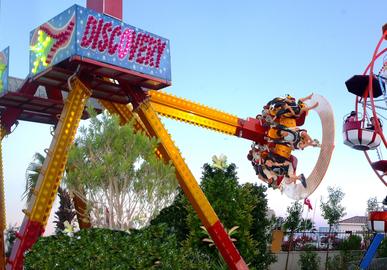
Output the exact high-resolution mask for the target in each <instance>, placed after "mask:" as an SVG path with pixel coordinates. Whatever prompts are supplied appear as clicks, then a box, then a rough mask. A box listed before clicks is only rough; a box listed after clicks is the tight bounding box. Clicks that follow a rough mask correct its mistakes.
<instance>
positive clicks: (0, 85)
mask: <svg viewBox="0 0 387 270" xmlns="http://www.w3.org/2000/svg"><path fill="white" fill-rule="evenodd" d="M7 63H8V61H7V56H6V55H5V54H4V53H2V52H0V93H1V92H3V90H4V79H3V76H7V75H6V74H5V71H6V69H7Z"/></svg>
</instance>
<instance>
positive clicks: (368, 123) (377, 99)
mask: <svg viewBox="0 0 387 270" xmlns="http://www.w3.org/2000/svg"><path fill="white" fill-rule="evenodd" d="M382 31H383V34H382V37H381V38H380V40H379V42H378V44H377V46H376V48H375V51H374V53H373V55H372V59H371V62H370V63H369V64H368V65H367V67H366V69H365V71H364V73H363V74H362V75H355V76H353V77H352V78H350V79H349V80H347V81H346V82H345V84H346V86H347V89H348V91H349V92H350V93H352V94H354V95H355V96H356V98H355V110H354V111H352V112H351V113H350V114H349V115H347V116H346V117H345V119H344V124H343V138H344V144H346V145H348V146H350V147H352V148H353V149H356V150H361V151H364V154H365V156H366V159H367V161H368V162H369V164H370V165H371V168H372V169H373V170H374V171H375V173H376V175H377V176H378V178H379V179H380V180H381V182H382V183H383V184H384V185H385V186H387V181H386V177H387V160H385V159H383V155H385V152H386V147H387V138H386V136H385V135H384V133H383V120H386V119H387V114H386V110H387V92H386V82H387V54H386V52H387V48H382V43H383V41H384V40H387V24H385V25H384V26H383V28H382ZM381 48H382V49H381ZM383 205H384V206H383V209H382V210H381V211H372V212H370V213H369V217H368V220H369V222H368V223H369V224H368V225H369V228H370V229H371V230H372V231H374V232H375V236H374V238H373V241H372V243H371V245H370V246H369V248H368V250H367V252H366V254H365V255H364V257H363V259H362V261H361V263H360V268H361V269H366V268H367V267H368V265H369V264H370V263H371V260H372V258H373V256H374V254H375V252H376V250H377V247H378V246H379V244H380V243H381V241H382V239H383V237H384V233H387V197H386V199H385V200H384V201H383Z"/></svg>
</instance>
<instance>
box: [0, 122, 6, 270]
mask: <svg viewBox="0 0 387 270" xmlns="http://www.w3.org/2000/svg"><path fill="white" fill-rule="evenodd" d="M5 134H6V132H5V130H4V129H3V128H0V269H1V270H3V269H5V246H4V231H5V229H6V215H5V196H4V172H3V152H2V143H1V142H2V140H3V138H4V136H5Z"/></svg>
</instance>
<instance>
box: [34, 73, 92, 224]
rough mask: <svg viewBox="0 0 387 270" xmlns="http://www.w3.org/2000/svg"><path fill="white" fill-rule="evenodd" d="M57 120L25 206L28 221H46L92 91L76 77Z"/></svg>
mask: <svg viewBox="0 0 387 270" xmlns="http://www.w3.org/2000/svg"><path fill="white" fill-rule="evenodd" d="M71 86H72V88H73V89H72V91H71V92H70V94H69V96H68V98H67V100H66V104H65V106H64V108H63V111H62V114H61V116H60V119H59V122H58V124H57V127H56V130H55V134H54V138H53V139H52V142H51V145H50V148H49V151H48V153H47V157H46V159H45V162H44V164H43V167H42V171H41V173H40V175H39V178H38V182H37V185H36V188H35V190H36V193H35V194H36V195H35V196H33V197H32V203H31V204H30V206H29V208H28V213H30V220H31V221H38V222H39V223H41V224H42V225H43V226H45V225H46V223H47V219H48V217H49V215H50V212H51V208H52V204H53V202H54V200H55V197H56V194H57V191H58V187H59V184H60V180H61V178H62V176H63V172H64V169H65V166H66V162H67V155H68V150H69V148H70V146H71V144H72V142H73V140H74V137H75V133H76V131H77V128H78V125H79V122H80V119H81V116H82V113H83V110H84V108H85V105H86V102H87V99H88V98H89V97H90V95H91V91H90V90H89V89H88V88H87V87H86V86H85V85H84V84H83V83H82V82H81V81H80V80H79V79H77V78H74V79H73V80H72V82H71Z"/></svg>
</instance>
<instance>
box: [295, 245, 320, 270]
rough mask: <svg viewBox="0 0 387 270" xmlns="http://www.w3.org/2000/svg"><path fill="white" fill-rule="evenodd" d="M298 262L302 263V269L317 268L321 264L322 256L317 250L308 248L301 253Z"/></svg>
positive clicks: (313, 269) (314, 269)
mask: <svg viewBox="0 0 387 270" xmlns="http://www.w3.org/2000/svg"><path fill="white" fill-rule="evenodd" d="M304 248H306V247H304ZM298 264H299V265H300V267H301V270H317V269H319V266H320V257H319V256H318V254H317V252H314V251H312V250H308V249H306V250H305V251H304V252H302V253H301V255H300V260H299V261H298Z"/></svg>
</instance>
